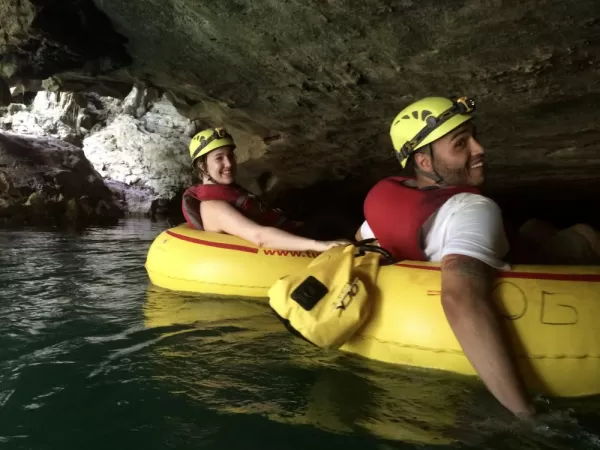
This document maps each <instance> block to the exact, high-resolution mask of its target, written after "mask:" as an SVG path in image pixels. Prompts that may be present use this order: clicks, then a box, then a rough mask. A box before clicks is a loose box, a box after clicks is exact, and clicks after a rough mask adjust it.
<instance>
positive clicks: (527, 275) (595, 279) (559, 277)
mask: <svg viewBox="0 0 600 450" xmlns="http://www.w3.org/2000/svg"><path fill="white" fill-rule="evenodd" d="M394 265H395V266H399V267H408V268H410V269H421V270H436V271H438V272H439V271H440V270H441V269H440V268H439V267H429V266H418V265H416V264H403V263H398V264H394ZM498 277H500V278H524V279H527V280H555V281H588V282H591V283H600V274H583V273H582V274H566V273H535V272H500V273H499V274H498Z"/></svg>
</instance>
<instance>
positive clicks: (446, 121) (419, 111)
mask: <svg viewBox="0 0 600 450" xmlns="http://www.w3.org/2000/svg"><path fill="white" fill-rule="evenodd" d="M474 110H475V102H474V101H473V100H472V99H470V98H468V97H460V98H457V99H450V98H446V97H425V98H422V99H420V100H417V101H416V102H414V103H411V104H410V105H408V106H407V107H406V108H404V109H403V110H402V111H400V112H399V113H398V115H397V116H396V117H395V118H394V121H393V122H392V126H391V128H390V136H391V138H392V144H393V145H394V151H395V152H396V156H397V158H398V160H399V161H400V164H401V165H402V167H405V166H406V162H407V160H408V158H409V157H410V155H412V154H413V153H414V152H415V151H417V150H419V149H420V148H423V147H425V146H426V145H428V144H431V143H432V142H433V141H435V140H437V139H439V138H441V137H442V136H444V135H446V134H448V133H449V132H450V131H452V130H454V129H455V128H457V127H459V126H460V125H462V124H463V123H465V122H466V121H468V120H471V119H472V118H473V116H472V114H471V113H472V112H473V111H474Z"/></svg>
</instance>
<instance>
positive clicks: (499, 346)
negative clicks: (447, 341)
mask: <svg viewBox="0 0 600 450" xmlns="http://www.w3.org/2000/svg"><path fill="white" fill-rule="evenodd" d="M474 109H475V104H474V102H473V101H472V100H471V99H468V98H464V97H463V98H460V99H456V100H451V99H448V98H444V97H427V98H423V99H421V100H419V101H417V102H415V103H412V104H411V105H409V106H408V107H406V108H405V109H403V110H402V111H401V112H400V113H399V114H398V115H397V116H396V118H395V119H394V121H393V123H392V126H391V130H390V135H391V138H392V143H393V146H394V150H395V152H396V155H397V157H398V159H399V161H400V164H401V165H402V167H404V168H405V169H407V171H408V172H409V174H410V177H407V178H405V177H391V178H387V179H384V180H381V181H380V182H379V183H377V184H376V185H375V186H374V187H373V188H372V189H371V191H370V192H369V194H368V195H367V197H366V199H365V204H364V214H365V218H366V221H365V223H364V224H363V225H362V227H361V229H360V230H359V232H357V238H358V239H366V238H371V237H375V238H376V239H377V240H378V241H379V244H380V245H381V246H382V247H384V248H386V249H387V250H389V251H390V252H391V253H392V255H393V256H394V257H395V258H396V259H397V260H402V259H410V260H423V261H427V260H429V261H440V262H441V274H442V286H441V290H442V294H441V297H442V298H441V301H442V306H443V308H444V312H445V314H446V317H447V319H448V322H449V324H450V326H451V327H452V330H453V332H454V334H455V336H456V338H457V339H458V341H459V343H460V345H461V347H462V349H463V351H464V353H465V355H466V356H467V358H468V359H469V361H470V362H471V364H473V367H474V368H475V370H476V371H477V373H478V374H479V376H480V377H481V379H482V380H483V382H484V383H485V384H486V386H487V387H488V389H489V390H490V391H491V392H492V394H493V395H494V396H495V397H496V398H497V399H498V401H499V402H500V403H501V404H503V405H504V406H505V407H506V408H508V409H509V410H510V411H511V412H512V413H514V414H515V415H517V416H518V417H522V418H530V417H532V416H533V415H534V414H535V408H534V407H533V405H532V404H531V402H530V401H529V400H528V399H527V397H526V393H525V389H524V386H523V383H522V381H521V379H520V377H519V374H518V372H517V368H516V365H515V363H514V361H513V358H512V357H511V355H510V354H509V347H508V345H507V343H506V341H505V339H504V336H503V333H502V330H501V327H500V323H499V320H498V317H497V316H496V313H495V311H494V309H493V306H492V298H491V296H492V282H493V275H494V270H495V269H505V268H507V265H506V264H505V263H504V262H503V261H502V258H503V257H504V256H505V255H506V254H507V253H508V250H509V245H508V241H507V238H506V235H505V232H504V227H503V222H502V215H501V212H500V209H499V207H498V206H497V205H496V203H495V202H493V201H492V200H490V199H488V198H486V197H484V196H482V195H480V193H479V189H478V187H479V186H481V184H482V183H483V180H484V149H483V147H482V146H481V145H480V143H479V142H478V141H477V138H476V134H475V126H474V125H473V123H472V120H471V119H472V113H473V111H474Z"/></svg>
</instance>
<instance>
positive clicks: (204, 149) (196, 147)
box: [190, 128, 235, 164]
mask: <svg viewBox="0 0 600 450" xmlns="http://www.w3.org/2000/svg"><path fill="white" fill-rule="evenodd" d="M221 147H233V148H235V143H234V142H233V138H232V137H231V135H230V134H229V133H228V132H227V130H225V128H207V129H206V130H202V131H201V132H200V133H198V134H196V135H195V136H194V137H193V138H192V140H191V141H190V157H191V158H192V164H193V163H194V161H196V160H197V159H198V158H199V157H201V156H203V155H206V154H207V153H210V152H212V151H213V150H216V149H218V148H221Z"/></svg>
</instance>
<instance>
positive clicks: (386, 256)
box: [354, 238, 395, 266]
mask: <svg viewBox="0 0 600 450" xmlns="http://www.w3.org/2000/svg"><path fill="white" fill-rule="evenodd" d="M376 240H377V239H374V238H371V239H364V240H362V241H358V242H357V243H356V244H354V246H355V247H356V248H357V249H358V253H357V254H356V255H355V256H363V255H364V254H365V253H367V252H374V253H379V254H380V255H381V256H383V262H382V263H380V264H379V265H380V266H389V265H391V264H394V262H395V261H394V257H393V256H392V254H391V253H390V252H388V251H387V250H386V249H385V248H383V247H379V246H378V245H369V243H370V242H375V241H376Z"/></svg>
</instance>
